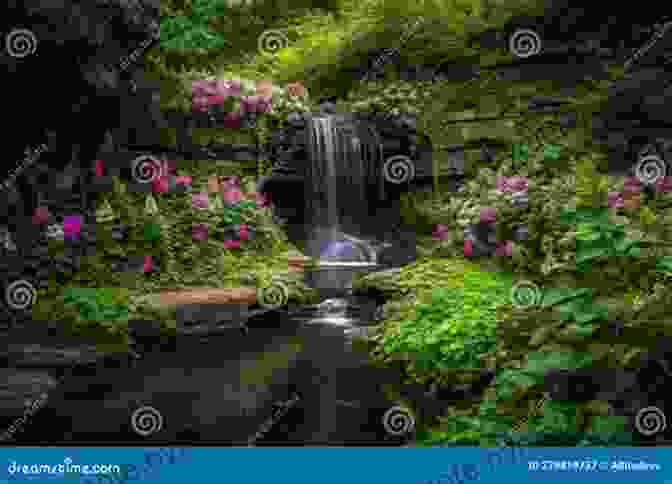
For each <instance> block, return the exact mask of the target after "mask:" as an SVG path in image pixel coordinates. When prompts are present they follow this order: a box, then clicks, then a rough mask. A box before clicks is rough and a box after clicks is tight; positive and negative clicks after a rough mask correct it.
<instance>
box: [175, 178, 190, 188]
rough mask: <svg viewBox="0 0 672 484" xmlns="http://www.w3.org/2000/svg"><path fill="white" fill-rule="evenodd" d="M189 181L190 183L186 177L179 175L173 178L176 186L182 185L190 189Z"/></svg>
mask: <svg viewBox="0 0 672 484" xmlns="http://www.w3.org/2000/svg"><path fill="white" fill-rule="evenodd" d="M191 181H192V179H191V177H190V176H188V175H179V176H176V177H175V183H176V184H177V185H184V186H186V187H190V186H191Z"/></svg>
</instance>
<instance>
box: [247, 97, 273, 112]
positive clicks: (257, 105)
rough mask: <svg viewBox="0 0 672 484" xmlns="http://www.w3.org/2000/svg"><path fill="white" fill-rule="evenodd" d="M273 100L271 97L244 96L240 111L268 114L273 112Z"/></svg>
mask: <svg viewBox="0 0 672 484" xmlns="http://www.w3.org/2000/svg"><path fill="white" fill-rule="evenodd" d="M271 105H272V100H271V97H270V96H259V95H257V96H243V97H242V98H241V103H240V110H241V111H242V112H243V113H267V112H269V111H270V110H271Z"/></svg>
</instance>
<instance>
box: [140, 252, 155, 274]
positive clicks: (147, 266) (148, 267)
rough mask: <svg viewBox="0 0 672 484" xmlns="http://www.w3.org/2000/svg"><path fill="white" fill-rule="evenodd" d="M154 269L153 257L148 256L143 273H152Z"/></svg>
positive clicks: (144, 261) (145, 258) (143, 264)
mask: <svg viewBox="0 0 672 484" xmlns="http://www.w3.org/2000/svg"><path fill="white" fill-rule="evenodd" d="M152 269H153V264H152V256H151V255H146V256H145V257H144V260H143V263H142V272H152Z"/></svg>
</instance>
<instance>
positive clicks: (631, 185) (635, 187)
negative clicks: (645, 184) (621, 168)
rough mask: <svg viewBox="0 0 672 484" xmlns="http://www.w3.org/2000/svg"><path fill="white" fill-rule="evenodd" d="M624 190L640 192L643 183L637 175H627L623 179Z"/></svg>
mask: <svg viewBox="0 0 672 484" xmlns="http://www.w3.org/2000/svg"><path fill="white" fill-rule="evenodd" d="M623 191H624V192H628V193H639V192H641V191H642V184H641V183H640V181H639V179H638V178H637V177H635V176H626V177H625V178H624V179H623Z"/></svg>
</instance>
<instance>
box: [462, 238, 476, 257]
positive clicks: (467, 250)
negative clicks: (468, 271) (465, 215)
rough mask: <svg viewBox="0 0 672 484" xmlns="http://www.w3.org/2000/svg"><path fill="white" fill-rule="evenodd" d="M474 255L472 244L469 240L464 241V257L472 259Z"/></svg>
mask: <svg viewBox="0 0 672 484" xmlns="http://www.w3.org/2000/svg"><path fill="white" fill-rule="evenodd" d="M473 255H474V243H473V242H472V241H471V240H469V239H464V256H465V257H473Z"/></svg>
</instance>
